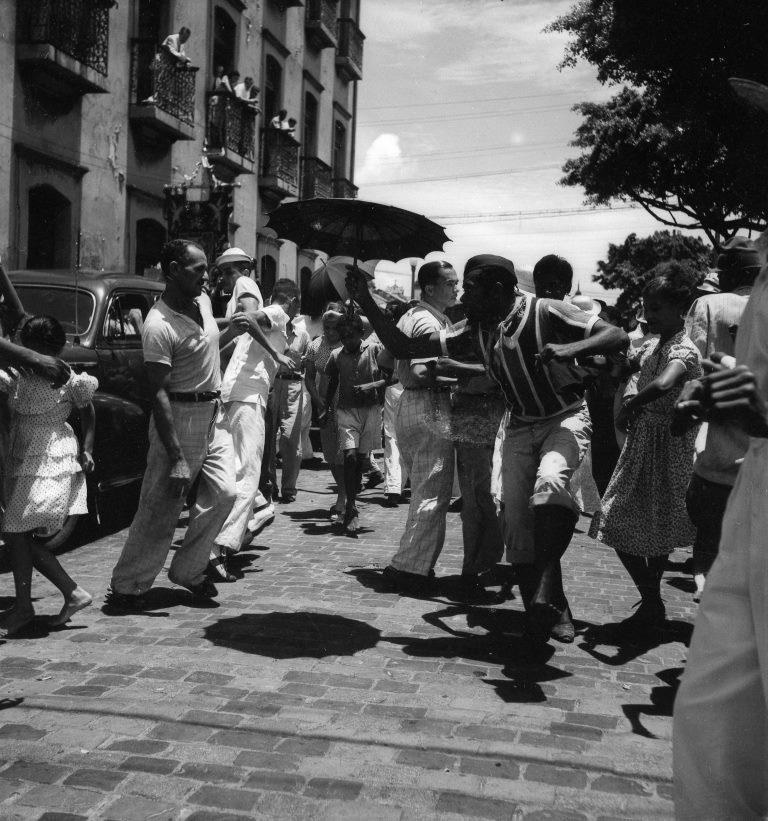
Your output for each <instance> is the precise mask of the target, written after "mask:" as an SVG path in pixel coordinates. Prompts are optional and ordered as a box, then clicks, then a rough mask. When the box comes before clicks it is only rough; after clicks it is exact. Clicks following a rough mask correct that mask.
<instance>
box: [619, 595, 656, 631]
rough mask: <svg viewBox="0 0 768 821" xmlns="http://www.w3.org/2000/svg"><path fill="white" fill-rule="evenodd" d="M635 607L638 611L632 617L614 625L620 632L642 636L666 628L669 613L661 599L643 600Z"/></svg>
mask: <svg viewBox="0 0 768 821" xmlns="http://www.w3.org/2000/svg"><path fill="white" fill-rule="evenodd" d="M638 605H639V607H638ZM635 607H637V610H635V612H634V613H633V614H632V615H631V616H629V617H628V618H626V619H624V620H623V621H620V622H619V623H618V624H616V625H613V627H614V628H615V629H616V630H617V631H618V632H620V633H624V634H627V635H633V634H638V636H642V635H643V634H646V633H649V632H653V631H655V630H658V629H659V628H661V627H663V626H664V622H665V621H666V618H667V612H666V610H665V608H664V602H663V601H662V600H661V598H658V599H641V600H640V601H639V602H637V603H636V604H635Z"/></svg>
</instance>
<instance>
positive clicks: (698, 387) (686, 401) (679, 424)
mask: <svg viewBox="0 0 768 821" xmlns="http://www.w3.org/2000/svg"><path fill="white" fill-rule="evenodd" d="M704 394H705V390H704V383H703V382H702V381H701V380H700V379H690V380H689V381H688V382H686V383H685V384H684V385H683V389H682V390H681V391H680V396H678V398H677V402H675V406H674V408H673V409H672V423H671V425H670V432H671V433H672V435H673V436H682V434H684V433H685V432H686V431H687V430H689V429H690V428H692V427H693V426H694V425H698V424H699V423H700V422H702V421H703V420H704V418H705V409H704V405H703V400H704Z"/></svg>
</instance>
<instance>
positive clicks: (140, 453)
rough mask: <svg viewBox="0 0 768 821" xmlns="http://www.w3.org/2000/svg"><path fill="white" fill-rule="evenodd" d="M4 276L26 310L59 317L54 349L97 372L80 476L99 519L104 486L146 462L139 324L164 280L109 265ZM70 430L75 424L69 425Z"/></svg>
mask: <svg viewBox="0 0 768 821" xmlns="http://www.w3.org/2000/svg"><path fill="white" fill-rule="evenodd" d="M9 277H10V281H11V283H12V285H13V287H14V288H15V290H16V293H17V294H18V297H19V299H20V300H21V303H22V305H23V306H24V309H25V311H26V312H27V313H29V314H49V315H50V316H53V317H55V318H56V319H58V320H59V322H60V323H61V324H62V326H63V328H64V330H65V331H66V334H67V346H66V348H65V350H64V353H63V354H62V357H63V358H64V359H65V360H66V361H67V362H68V363H69V364H70V365H71V366H72V368H73V369H74V370H76V371H78V372H81V371H85V372H86V373H91V374H93V375H94V376H95V377H96V378H97V379H98V380H99V390H98V392H97V393H96V396H95V397H94V402H93V404H94V407H95V409H96V440H95V444H94V454H93V456H94V462H95V468H94V472H93V473H92V474H91V475H90V476H89V477H88V490H89V502H88V507H89V511H90V513H91V515H92V516H94V517H95V518H96V520H97V521H99V520H100V517H101V514H102V512H103V509H104V506H105V504H107V503H108V500H109V499H110V498H113V499H114V498H115V497H114V496H113V497H110V494H111V493H112V492H114V491H118V492H119V491H120V490H121V489H126V490H127V489H128V487H129V486H137V485H138V484H139V483H140V482H141V478H142V476H143V474H144V468H145V466H146V455H147V447H148V442H147V430H148V427H149V415H150V411H151V399H150V396H149V391H148V386H147V383H146V379H145V377H144V368H143V357H142V350H141V329H142V326H143V323H144V318H145V317H146V315H147V312H148V311H149V309H150V308H151V307H152V305H153V304H154V302H155V301H156V300H157V298H158V297H159V296H160V295H161V294H162V292H163V288H164V285H163V283H161V282H157V281H154V280H151V279H144V278H143V277H135V276H127V275H125V274H117V273H94V274H89V273H80V274H79V275H78V276H77V284H75V277H74V274H72V273H71V272H65V271H11V272H9ZM76 432H77V427H76ZM76 524H77V517H70V518H69V519H67V521H66V522H65V524H64V526H63V528H62V529H61V530H60V531H59V532H58V533H55V534H53V535H52V536H51V537H50V539H47V543H48V544H49V546H50V547H57V546H59V545H60V544H62V543H64V542H65V541H66V540H67V538H68V537H69V536H70V535H71V533H72V531H73V530H74V528H75V526H76Z"/></svg>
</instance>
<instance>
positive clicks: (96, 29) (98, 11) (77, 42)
mask: <svg viewBox="0 0 768 821" xmlns="http://www.w3.org/2000/svg"><path fill="white" fill-rule="evenodd" d="M114 5H115V2H114V0H23V2H19V3H18V4H17V8H18V21H17V22H18V29H17V40H18V42H20V43H29V44H35V45H37V44H46V45H51V46H53V47H54V48H56V49H58V50H59V51H61V52H63V53H64V54H67V55H68V56H69V57H72V58H73V59H75V60H77V61H78V62H79V63H82V64H83V65H85V66H88V67H89V68H92V69H93V70H94V71H97V72H98V73H99V74H102V75H103V76H105V77H106V76H107V64H108V58H109V10H110V8H111V7H112V6H114Z"/></svg>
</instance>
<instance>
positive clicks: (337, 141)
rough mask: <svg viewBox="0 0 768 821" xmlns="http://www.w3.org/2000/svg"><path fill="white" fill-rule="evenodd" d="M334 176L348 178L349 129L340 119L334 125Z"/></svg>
mask: <svg viewBox="0 0 768 821" xmlns="http://www.w3.org/2000/svg"><path fill="white" fill-rule="evenodd" d="M333 176H334V178H335V179H343V180H345V179H347V129H346V128H345V126H344V124H343V123H342V122H341V121H339V120H336V122H335V123H334V126H333Z"/></svg>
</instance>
